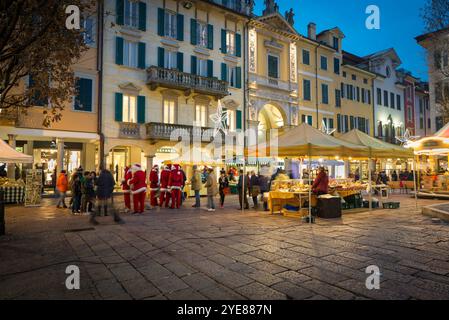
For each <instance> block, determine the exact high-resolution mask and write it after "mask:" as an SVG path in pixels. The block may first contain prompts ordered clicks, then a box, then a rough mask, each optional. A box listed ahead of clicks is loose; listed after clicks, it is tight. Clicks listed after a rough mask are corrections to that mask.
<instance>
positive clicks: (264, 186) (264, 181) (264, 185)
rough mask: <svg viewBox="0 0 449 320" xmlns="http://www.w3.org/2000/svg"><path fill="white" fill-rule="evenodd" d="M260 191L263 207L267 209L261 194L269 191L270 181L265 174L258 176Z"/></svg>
mask: <svg viewBox="0 0 449 320" xmlns="http://www.w3.org/2000/svg"><path fill="white" fill-rule="evenodd" d="M259 185H260V193H261V194H262V200H263V209H264V210H265V211H268V202H267V201H265V199H264V196H263V194H264V193H265V192H270V182H269V181H268V177H267V176H259Z"/></svg>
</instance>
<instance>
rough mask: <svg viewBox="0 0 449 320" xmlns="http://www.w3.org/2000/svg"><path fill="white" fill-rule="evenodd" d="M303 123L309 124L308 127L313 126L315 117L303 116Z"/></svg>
mask: <svg viewBox="0 0 449 320" xmlns="http://www.w3.org/2000/svg"><path fill="white" fill-rule="evenodd" d="M301 121H302V123H307V124H308V125H310V126H311V125H313V117H312V116H307V115H305V114H303V115H302V116H301Z"/></svg>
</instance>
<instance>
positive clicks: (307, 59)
mask: <svg viewBox="0 0 449 320" xmlns="http://www.w3.org/2000/svg"><path fill="white" fill-rule="evenodd" d="M302 63H303V64H306V65H310V52H309V51H308V50H305V49H303V50H302Z"/></svg>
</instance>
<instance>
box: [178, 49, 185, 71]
mask: <svg viewBox="0 0 449 320" xmlns="http://www.w3.org/2000/svg"><path fill="white" fill-rule="evenodd" d="M176 56H177V65H178V70H179V71H181V72H184V53H182V52H178V53H177V54H176Z"/></svg>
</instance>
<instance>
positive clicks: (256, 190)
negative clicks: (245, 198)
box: [249, 171, 260, 209]
mask: <svg viewBox="0 0 449 320" xmlns="http://www.w3.org/2000/svg"><path fill="white" fill-rule="evenodd" d="M249 188H250V191H251V197H252V198H253V204H254V207H253V208H254V209H257V205H258V203H257V197H258V196H259V194H260V184H259V177H258V176H256V173H255V172H254V171H252V172H251V178H250V180H249Z"/></svg>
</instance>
